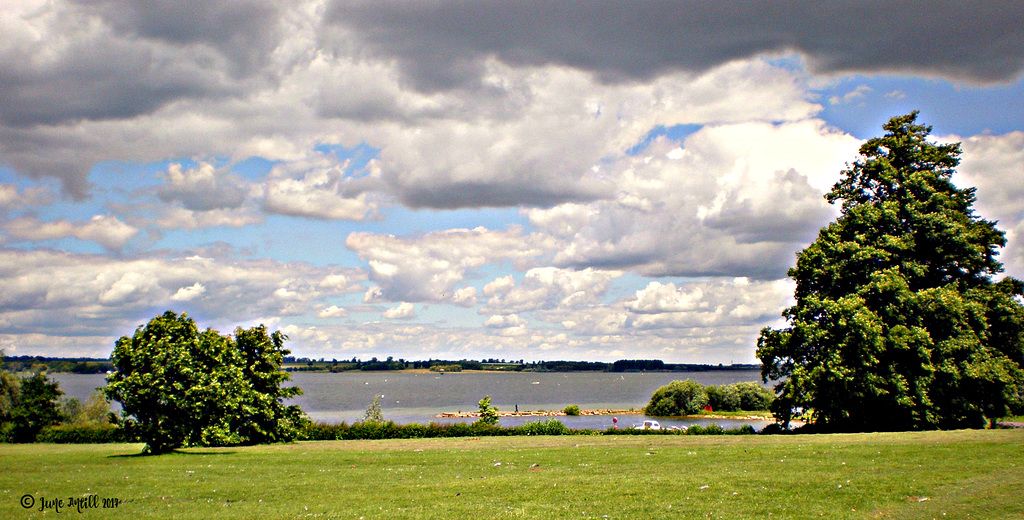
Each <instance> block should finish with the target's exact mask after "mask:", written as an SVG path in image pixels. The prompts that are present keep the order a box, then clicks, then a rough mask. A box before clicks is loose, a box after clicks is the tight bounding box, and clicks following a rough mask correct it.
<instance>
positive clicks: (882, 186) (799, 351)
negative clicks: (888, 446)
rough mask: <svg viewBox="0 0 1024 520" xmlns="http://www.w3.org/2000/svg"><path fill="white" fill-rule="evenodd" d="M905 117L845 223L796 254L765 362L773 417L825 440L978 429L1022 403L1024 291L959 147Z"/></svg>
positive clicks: (842, 188) (853, 188)
mask: <svg viewBox="0 0 1024 520" xmlns="http://www.w3.org/2000/svg"><path fill="white" fill-rule="evenodd" d="M916 120H917V112H914V113H911V114H908V115H903V116H898V117H894V118H892V119H891V120H889V122H888V123H886V124H885V125H884V126H883V128H884V130H885V132H886V133H885V134H884V135H883V136H882V137H877V138H873V139H870V140H868V141H867V142H865V143H864V144H863V145H862V146H861V148H860V158H859V159H858V160H857V161H856V162H855V163H854V164H853V165H852V166H849V167H848V168H847V169H846V170H844V171H843V172H841V173H842V178H841V180H840V181H839V182H838V183H836V184H835V186H833V188H832V190H831V191H830V192H829V193H828V195H827V196H826V198H827V200H828V201H829V202H830V203H833V204H834V203H836V202H837V201H841V202H842V206H841V213H840V216H839V217H838V219H837V220H836V221H834V222H832V223H830V224H829V225H828V226H826V227H825V228H823V229H822V230H821V231H820V232H819V234H818V237H817V239H816V240H815V241H814V242H813V243H812V244H811V245H810V246H808V247H807V248H806V249H804V250H803V251H801V252H800V253H799V254H798V255H797V261H796V266H795V267H793V268H791V269H790V270H789V273H788V274H789V276H790V277H791V278H793V279H794V280H795V281H796V291H795V294H794V296H795V299H796V304H795V305H794V306H792V307H790V308H788V309H786V310H785V311H784V312H783V316H784V317H785V318H786V319H787V320H788V322H789V323H788V325H789V326H788V327H785V328H782V329H771V328H765V329H763V330H762V331H761V335H760V337H759V338H758V350H757V356H758V358H760V359H761V362H762V369H761V374H762V377H763V378H764V379H765V381H777V384H776V386H775V390H776V393H777V394H778V397H777V399H776V401H775V404H774V406H773V411H774V412H775V414H776V417H778V418H779V419H780V420H781V421H782V422H783V423H784V424H785V425H788V423H789V421H790V419H791V418H792V416H793V414H794V412H796V411H799V410H803V411H805V412H807V415H806V417H807V418H808V419H809V421H810V422H811V423H812V424H813V425H815V426H816V427H817V428H819V429H823V430H847V431H848V430H869V431H874V430H904V429H931V428H960V427H979V426H982V425H984V423H985V420H986V419H989V420H992V419H996V418H999V417H1003V416H1005V415H1007V414H1008V413H1010V412H1012V411H1015V410H1020V409H1021V406H1022V404H1024V400H1022V391H1024V308H1022V305H1021V300H1020V297H1021V295H1022V289H1024V284H1022V283H1021V282H1020V281H1019V280H1015V279H1012V278H1004V279H1002V280H999V281H993V277H994V276H995V275H996V274H998V273H1000V272H1001V271H1002V265H1001V264H1000V262H998V261H997V260H996V255H997V254H998V253H997V249H998V248H1000V247H1002V246H1003V245H1005V238H1004V236H1003V233H1002V232H1001V231H999V230H998V229H996V226H995V223H993V222H991V221H987V220H984V219H981V218H979V217H978V216H976V215H975V214H974V211H973V210H972V208H971V206H972V205H973V204H974V202H975V190H974V189H973V188H966V189H961V188H957V187H956V186H955V185H954V184H953V182H952V180H951V177H952V175H953V173H954V168H955V167H956V166H957V165H958V164H959V157H960V153H961V151H960V145H959V143H950V144H935V143H932V142H929V141H928V140H927V137H928V134H929V133H930V132H931V128H930V127H928V126H923V125H919V124H917V122H916Z"/></svg>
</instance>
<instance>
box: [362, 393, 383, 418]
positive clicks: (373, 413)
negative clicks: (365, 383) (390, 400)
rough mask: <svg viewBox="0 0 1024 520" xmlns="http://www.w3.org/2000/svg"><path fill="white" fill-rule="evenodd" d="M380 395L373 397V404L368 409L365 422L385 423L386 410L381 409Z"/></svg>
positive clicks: (364, 416)
mask: <svg viewBox="0 0 1024 520" xmlns="http://www.w3.org/2000/svg"><path fill="white" fill-rule="evenodd" d="M380 398H381V396H379V395H374V396H373V402H372V403H370V406H367V407H366V414H365V415H363V422H368V423H382V422H384V410H383V409H382V408H381V407H380Z"/></svg>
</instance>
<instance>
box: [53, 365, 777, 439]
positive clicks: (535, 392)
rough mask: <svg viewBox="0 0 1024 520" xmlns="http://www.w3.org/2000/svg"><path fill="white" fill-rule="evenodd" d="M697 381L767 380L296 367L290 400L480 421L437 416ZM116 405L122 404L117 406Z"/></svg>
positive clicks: (341, 413) (79, 380)
mask: <svg viewBox="0 0 1024 520" xmlns="http://www.w3.org/2000/svg"><path fill="white" fill-rule="evenodd" d="M51 377H52V378H53V379H54V380H56V381H58V382H59V383H60V388H61V390H63V391H64V393H65V394H67V395H68V396H70V397H77V398H78V399H80V400H82V401H84V400H85V399H86V398H88V396H89V394H90V393H91V392H92V390H93V389H94V388H96V387H98V386H102V385H103V384H104V380H103V377H104V376H103V375H102V374H53V375H52V376H51ZM684 379H693V380H695V381H697V382H699V383H701V384H703V385H723V384H730V383H737V382H741V381H755V382H760V379H761V374H760V371H759V370H713V371H706V372H626V373H616V372H462V373H458V372H456V373H446V374H444V375H440V374H437V373H433V372H338V373H310V372H293V373H291V381H290V382H289V383H287V384H286V386H292V385H295V386H299V387H300V388H301V389H302V390H303V395H301V396H298V397H296V398H294V399H292V400H290V401H289V404H297V405H299V406H301V407H302V409H303V411H305V412H306V414H307V415H308V416H309V418H310V419H312V420H314V421H321V422H327V423H340V422H342V421H344V422H348V423H353V422H356V421H359V420H360V419H362V418H363V414H364V413H365V411H366V408H367V406H369V405H370V403H371V402H372V401H373V398H374V396H375V395H377V396H380V395H382V396H383V397H382V398H381V399H380V403H381V408H382V409H383V411H384V418H385V419H387V420H392V421H395V422H397V423H410V422H415V423H422V424H426V423H429V422H431V421H434V422H438V423H442V422H453V421H472V420H473V419H449V418H437V417H435V416H436V415H437V414H440V413H445V412H472V411H476V410H477V409H478V408H479V407H478V405H477V402H478V401H479V400H480V399H481V398H483V397H484V396H485V395H489V396H491V403H492V405H493V406H497V407H498V408H499V409H500V410H501V411H513V410H515V409H516V408H517V407H518V409H519V410H521V411H526V410H561V409H563V408H565V407H566V406H567V405H570V404H575V405H578V406H579V407H580V408H581V409H584V410H594V409H617V410H628V409H631V408H632V409H636V410H640V409H642V408H643V407H644V406H645V405H646V404H647V402H648V401H649V400H650V398H651V394H652V393H654V391H655V390H657V389H658V387H660V386H662V385H665V384H668V383H669V382H671V381H674V380H684ZM114 406H116V403H115V405H114ZM644 418H645V417H644V416H643V415H639V414H637V415H632V414H628V415H623V416H618V417H617V419H618V423H617V425H618V426H619V427H620V428H622V427H628V426H630V425H631V424H634V423H640V422H642V421H643V420H644ZM535 420H538V419H537V418H530V417H502V418H501V424H502V425H503V426H515V425H518V424H522V423H524V422H527V421H535ZM558 420H560V421H561V422H562V423H564V424H565V425H566V426H568V427H570V428H595V429H605V428H609V427H611V426H612V424H613V423H612V416H579V417H564V416H562V417H558ZM659 421H660V422H661V424H662V425H663V426H683V425H691V424H709V423H711V422H714V423H717V424H719V425H721V426H722V427H724V428H733V427H737V426H741V425H745V424H749V425H751V426H753V427H754V428H757V429H760V428H761V427H763V426H764V425H766V424H768V421H741V420H729V419H713V420H709V419H680V420H671V419H659Z"/></svg>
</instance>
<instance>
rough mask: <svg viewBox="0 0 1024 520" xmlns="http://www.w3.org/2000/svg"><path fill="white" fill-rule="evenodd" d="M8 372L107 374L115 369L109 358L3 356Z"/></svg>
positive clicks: (4, 366) (4, 365)
mask: <svg viewBox="0 0 1024 520" xmlns="http://www.w3.org/2000/svg"><path fill="white" fill-rule="evenodd" d="M3 368H4V369H5V370H7V371H8V372H15V373H17V372H70V373H73V374H105V373H107V372H108V371H111V370H113V369H114V365H112V364H111V363H110V360H109V359H99V358H60V357H47V356H9V357H4V358H3Z"/></svg>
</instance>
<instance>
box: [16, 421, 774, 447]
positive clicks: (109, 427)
mask: <svg viewBox="0 0 1024 520" xmlns="http://www.w3.org/2000/svg"><path fill="white" fill-rule="evenodd" d="M756 433H757V432H756V431H755V430H754V428H752V427H750V426H743V427H742V428H734V429H731V430H725V429H723V428H722V427H721V426H718V425H717V424H711V425H708V426H700V425H693V426H690V427H689V428H687V429H686V430H667V429H666V430H642V429H638V428H622V429H613V428H609V429H607V430H591V429H585V430H573V429H570V428H569V427H568V426H566V425H564V424H562V422H561V421H559V420H558V419H544V420H539V421H530V422H527V423H525V424H521V425H519V426H513V427H504V426H490V425H487V424H482V423H479V422H472V423H465V422H456V423H448V424H437V423H430V424H426V425H424V424H416V423H412V424H396V423H395V422H393V421H388V422H382V423H375V422H357V423H354V424H347V423H341V424H325V423H313V422H311V423H308V424H307V425H306V426H305V427H304V428H303V429H302V430H301V431H300V432H299V438H298V440H304V441H333V440H365V439H429V438H440V437H498V436H520V435H753V434H756ZM765 433H768V429H766V430H765ZM137 441H138V438H137V436H136V435H135V434H134V433H133V432H132V431H131V428H130V427H126V426H117V425H113V424H100V425H61V426H49V427H46V428H43V430H42V431H41V432H40V433H39V436H38V437H37V438H36V442H48V443H55V444H93V443H97V444H104V443H111V442H137Z"/></svg>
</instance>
